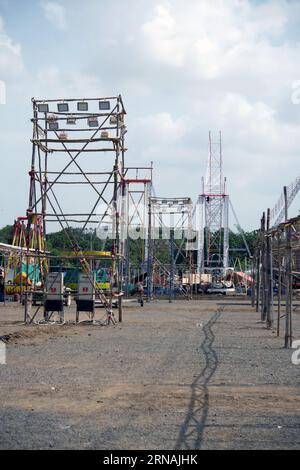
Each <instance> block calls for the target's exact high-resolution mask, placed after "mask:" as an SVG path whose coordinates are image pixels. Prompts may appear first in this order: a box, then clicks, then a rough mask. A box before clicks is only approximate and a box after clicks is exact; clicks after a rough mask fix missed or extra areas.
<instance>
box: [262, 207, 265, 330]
mask: <svg viewBox="0 0 300 470" xmlns="http://www.w3.org/2000/svg"><path fill="white" fill-rule="evenodd" d="M261 222H262V225H261V268H262V272H261V321H265V320H266V233H265V232H266V214H265V212H264V213H263V216H262V219H261Z"/></svg>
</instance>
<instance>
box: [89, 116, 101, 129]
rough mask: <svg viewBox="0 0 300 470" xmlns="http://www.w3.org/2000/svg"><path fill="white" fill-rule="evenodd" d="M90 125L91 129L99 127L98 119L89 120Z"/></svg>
mask: <svg viewBox="0 0 300 470" xmlns="http://www.w3.org/2000/svg"><path fill="white" fill-rule="evenodd" d="M88 125H89V126H90V127H98V126H99V124H98V119H97V118H89V119H88Z"/></svg>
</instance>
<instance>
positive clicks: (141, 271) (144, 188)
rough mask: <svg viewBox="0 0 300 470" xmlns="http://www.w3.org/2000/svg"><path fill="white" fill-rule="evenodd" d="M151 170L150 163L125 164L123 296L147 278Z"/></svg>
mask: <svg viewBox="0 0 300 470" xmlns="http://www.w3.org/2000/svg"><path fill="white" fill-rule="evenodd" d="M152 173H153V167H152V164H151V166H150V167H126V168H125V172H124V179H123V187H124V196H125V200H124V212H123V216H122V220H123V230H122V234H123V237H124V247H125V267H124V268H125V269H124V282H125V295H126V296H128V295H129V293H130V289H132V288H134V286H135V285H137V283H138V282H142V283H143V284H144V283H145V281H146V278H147V262H148V252H149V248H148V245H149V239H148V222H149V217H148V208H149V199H150V197H151V191H152ZM132 258H134V259H132Z"/></svg>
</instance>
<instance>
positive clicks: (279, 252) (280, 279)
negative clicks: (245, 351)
mask: <svg viewBox="0 0 300 470" xmlns="http://www.w3.org/2000/svg"><path fill="white" fill-rule="evenodd" d="M277 236H278V240H277V256H278V307H277V336H279V334H280V316H281V312H280V310H281V289H282V287H281V281H282V272H281V251H280V248H281V231H278V235H277Z"/></svg>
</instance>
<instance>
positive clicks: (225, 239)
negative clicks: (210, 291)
mask: <svg viewBox="0 0 300 470" xmlns="http://www.w3.org/2000/svg"><path fill="white" fill-rule="evenodd" d="M228 212H229V196H228V195H227V194H226V178H224V177H223V161H222V136H221V132H220V133H219V140H218V141H217V142H213V141H212V138H211V133H210V132H209V155H208V163H207V171H206V177H205V180H204V179H202V194H200V196H199V198H198V211H197V217H198V227H199V228H198V259H197V271H198V273H199V274H201V273H211V274H212V275H213V276H220V275H223V274H225V272H226V270H227V268H228V257H229V228H228Z"/></svg>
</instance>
